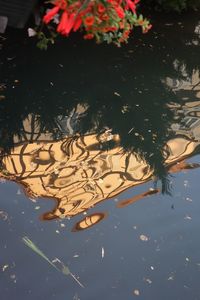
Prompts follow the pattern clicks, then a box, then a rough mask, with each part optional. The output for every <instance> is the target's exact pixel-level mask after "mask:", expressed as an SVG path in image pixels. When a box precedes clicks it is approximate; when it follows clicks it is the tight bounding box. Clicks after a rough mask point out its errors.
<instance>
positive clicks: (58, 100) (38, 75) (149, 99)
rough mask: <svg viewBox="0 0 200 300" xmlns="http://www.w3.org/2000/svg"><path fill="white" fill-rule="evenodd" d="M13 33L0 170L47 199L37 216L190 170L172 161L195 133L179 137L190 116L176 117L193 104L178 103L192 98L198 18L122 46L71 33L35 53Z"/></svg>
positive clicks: (4, 66)
mask: <svg viewBox="0 0 200 300" xmlns="http://www.w3.org/2000/svg"><path fill="white" fill-rule="evenodd" d="M158 19H159V17H158ZM158 22H159V20H158ZM175 32H176V33H175ZM13 34H14V32H13V31H10V32H9V33H8V39H6V40H5V41H4V42H3V47H2V50H1V52H2V57H3V62H2V63H1V73H2V74H3V75H4V79H3V82H2V84H1V93H2V95H3V98H1V99H2V100H1V102H0V128H1V131H0V137H1V139H0V143H1V144H0V147H1V153H2V154H1V157H2V176H5V177H6V178H10V179H12V180H16V181H17V182H19V183H22V184H24V185H25V186H26V190H27V192H28V194H31V195H32V196H34V195H35V196H46V197H52V198H56V199H57V200H58V204H57V206H56V208H55V209H54V211H53V212H51V213H48V214H46V215H45V216H44V218H45V219H52V218H55V217H58V216H60V215H65V216H72V215H75V214H77V213H80V212H82V211H84V210H85V209H87V208H89V207H92V206H93V205H94V204H96V203H97V202H99V201H101V200H103V199H106V198H111V197H113V196H114V195H116V194H118V193H120V192H122V191H123V190H125V189H127V188H128V187H131V186H133V185H136V184H141V183H143V182H146V181H147V180H152V179H153V180H154V191H157V190H158V189H157V181H158V180H161V183H162V187H161V190H162V192H163V193H170V177H169V176H168V173H169V171H170V170H171V172H176V171H178V170H181V168H182V169H184V168H189V167H190V166H189V165H187V164H186V163H185V164H184V163H182V164H180V163H179V165H178V166H176V167H174V164H176V163H177V162H180V161H182V160H183V159H185V158H186V157H188V156H191V155H193V154H194V153H196V152H197V151H198V150H197V149H198V147H197V146H198V144H199V137H198V136H194V137H191V136H188V130H190V129H191V127H192V126H193V123H194V122H193V123H191V122H192V121H191V120H189V122H190V123H191V124H190V126H189V127H187V124H185V123H184V120H185V118H186V115H187V114H188V112H190V113H192V114H193V115H194V114H195V111H198V105H199V104H198V103H197V104H195V109H194V110H192V109H191V107H190V105H189V104H187V103H188V102H189V101H195V100H198V99H199V94H198V87H199V80H200V78H199V73H198V70H199V59H198V58H199V47H198V43H199V41H200V35H199V34H200V26H199V24H198V17H197V16H196V17H194V15H193V19H192V20H191V18H190V17H189V16H186V18H185V21H184V23H183V22H182V21H181V18H180V22H179V21H177V22H176V23H170V22H168V23H162V25H160V27H159V31H156V30H154V31H152V32H151V33H150V34H148V35H146V36H144V37H142V38H141V37H140V36H139V33H136V35H138V36H137V37H135V39H134V40H132V41H130V43H129V44H128V45H127V46H124V47H123V48H121V49H118V48H114V47H113V46H109V47H108V46H104V45H98V46H97V45H94V44H92V43H91V44H90V43H89V42H85V41H81V40H78V37H75V38H71V39H69V40H66V41H63V40H60V41H59V42H58V44H57V45H55V46H54V47H53V48H50V49H49V50H48V51H47V52H41V51H40V50H37V49H35V44H34V43H33V42H31V41H30V40H27V39H25V40H24V39H23V38H22V37H23V35H24V33H17V34H16V36H15V37H13ZM177 36H178V37H179V38H177ZM11 37H12V38H11ZM13 39H14V40H13ZM19 41H20V44H19ZM22 41H23V42H22ZM17 42H18V43H17ZM172 45H174V47H172ZM188 51H189V52H188ZM27 53H28V54H27ZM189 53H190V54H189ZM194 118H196V119H198V114H196V115H194ZM186 119H187V118H186ZM189 119H191V118H189ZM178 122H180V124H181V122H182V125H180V126H179V125H177V123H178ZM177 126H178V127H177ZM181 126H182V127H181ZM195 126H196V127H198V124H197V125H195ZM179 127H180V128H179ZM196 127H195V128H196ZM177 128H178V129H180V130H179V132H178V131H177ZM181 128H182V132H181ZM177 132H178V133H177ZM181 151H182V152H181ZM7 154H8V156H7ZM173 168H174V169H173ZM137 172H138V173H137ZM89 173H90V174H89ZM94 181H95V182H94ZM101 181H102V182H101ZM36 182H37V184H36ZM38 182H39V183H38ZM116 182H117V185H116ZM35 184H36V185H37V186H40V188H39V187H38V190H35V186H36V185H35ZM103 184H104V185H105V186H104V187H103ZM75 187H76V191H79V192H77V194H76V195H75V194H74V188H75ZM57 193H58V194H57ZM64 194H65V195H66V194H67V196H64ZM147 195H148V193H147ZM145 196H146V194H145V195H143V196H142V197H145ZM81 197H82V198H81ZM87 197H88V199H87ZM136 198H137V197H136ZM138 198H141V195H139V196H138ZM131 201H132V202H134V201H135V200H133V199H132V200H130V202H131ZM124 205H125V203H124ZM122 206H123V205H121V207H122Z"/></svg>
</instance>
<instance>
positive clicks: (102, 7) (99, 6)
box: [97, 3, 106, 14]
mask: <svg viewBox="0 0 200 300" xmlns="http://www.w3.org/2000/svg"><path fill="white" fill-rule="evenodd" d="M97 10H98V12H99V13H100V14H102V13H104V12H105V10H106V9H105V6H104V5H103V4H102V3H99V4H98V7H97Z"/></svg>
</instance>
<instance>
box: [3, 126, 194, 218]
mask: <svg viewBox="0 0 200 300" xmlns="http://www.w3.org/2000/svg"><path fill="white" fill-rule="evenodd" d="M110 140H113V141H114V142H115V147H114V148H112V149H110V150H104V149H105V147H104V146H105V144H106V143H107V142H108V141H110ZM118 141H119V137H118V136H117V135H112V134H111V133H110V132H109V131H108V132H105V133H104V134H101V135H99V136H97V135H95V134H89V135H86V136H74V137H68V138H65V139H62V140H59V141H37V142H33V143H22V144H21V145H18V146H16V147H15V148H14V150H13V151H12V153H11V155H9V156H8V157H5V158H4V159H3V171H2V176H4V177H7V178H9V179H11V180H15V181H17V182H19V183H22V184H23V185H24V186H25V187H26V191H27V193H28V194H29V195H32V196H36V197H49V198H54V199H56V200H57V205H56V207H55V209H54V210H53V211H52V212H49V213H46V214H45V215H44V219H53V218H56V217H63V216H74V215H76V214H78V213H81V212H83V211H84V210H86V209H88V208H90V207H92V206H94V205H95V204H97V203H98V202H100V201H102V200H104V199H107V198H111V197H114V196H115V195H117V194H119V193H121V192H122V191H124V190H126V189H127V188H130V187H133V186H135V185H138V184H142V183H144V182H146V181H147V180H149V179H151V177H152V174H153V170H152V169H150V167H149V165H148V164H147V163H146V161H144V160H143V159H142V158H141V157H139V155H138V154H137V153H129V152H124V151H123V149H122V148H120V147H119V145H118ZM198 144H199V142H198V141H194V140H190V139H188V138H187V137H184V136H177V137H176V138H174V139H171V140H169V141H168V143H167V145H166V147H165V149H164V155H165V163H166V165H167V166H173V165H174V164H175V163H177V162H178V161H181V160H183V159H184V158H186V157H188V156H190V155H192V153H193V152H194V151H195V149H196V147H197V145H198ZM3 174H4V175H3Z"/></svg>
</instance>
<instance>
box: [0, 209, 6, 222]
mask: <svg viewBox="0 0 200 300" xmlns="http://www.w3.org/2000/svg"><path fill="white" fill-rule="evenodd" d="M0 219H2V220H3V221H6V220H7V219H8V214H7V212H5V211H3V210H0Z"/></svg>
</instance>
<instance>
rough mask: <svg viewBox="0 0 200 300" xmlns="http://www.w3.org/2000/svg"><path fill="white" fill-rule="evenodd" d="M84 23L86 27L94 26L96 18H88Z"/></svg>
mask: <svg viewBox="0 0 200 300" xmlns="http://www.w3.org/2000/svg"><path fill="white" fill-rule="evenodd" d="M84 23H85V25H86V26H92V25H93V24H94V17H93V16H88V17H86V18H85V20H84Z"/></svg>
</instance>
